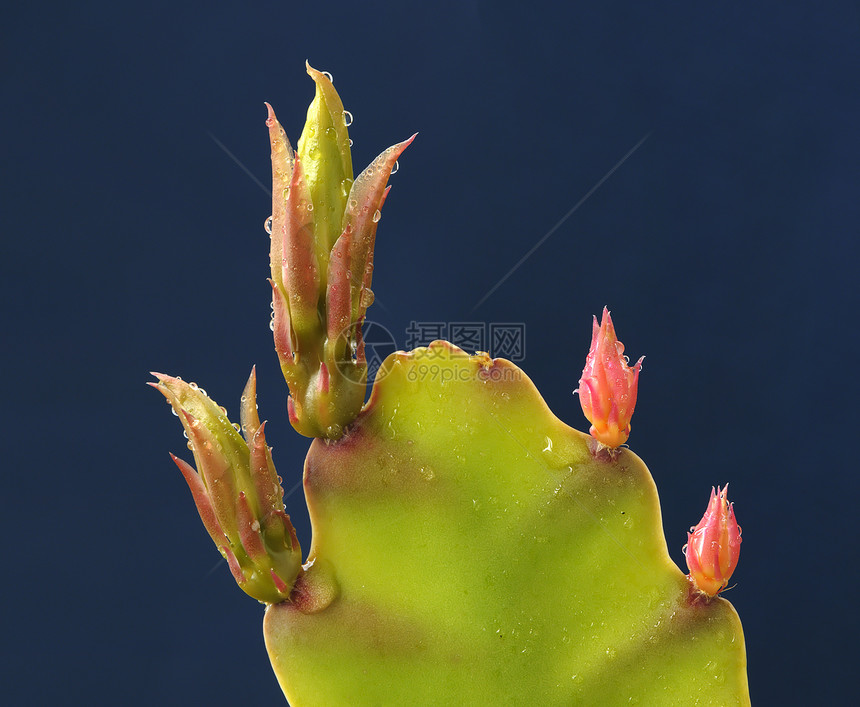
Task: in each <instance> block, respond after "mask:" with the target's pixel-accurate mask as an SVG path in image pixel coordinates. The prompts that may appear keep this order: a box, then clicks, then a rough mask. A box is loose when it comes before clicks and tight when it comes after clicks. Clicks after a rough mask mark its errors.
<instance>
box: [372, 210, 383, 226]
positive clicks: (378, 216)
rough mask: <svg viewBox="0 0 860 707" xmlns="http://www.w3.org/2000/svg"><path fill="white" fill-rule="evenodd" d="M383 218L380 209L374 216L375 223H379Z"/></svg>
mask: <svg viewBox="0 0 860 707" xmlns="http://www.w3.org/2000/svg"><path fill="white" fill-rule="evenodd" d="M381 218H382V213H381V212H380V211H379V209H377V210H376V212H375V213H374V214H373V223H379V219H381Z"/></svg>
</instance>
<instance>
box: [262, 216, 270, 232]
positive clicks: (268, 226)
mask: <svg viewBox="0 0 860 707" xmlns="http://www.w3.org/2000/svg"><path fill="white" fill-rule="evenodd" d="M263 228H265V229H266V233H268V234H269V235H270V236H271V235H272V217H271V216H269V218H267V219H266V223H264V224H263Z"/></svg>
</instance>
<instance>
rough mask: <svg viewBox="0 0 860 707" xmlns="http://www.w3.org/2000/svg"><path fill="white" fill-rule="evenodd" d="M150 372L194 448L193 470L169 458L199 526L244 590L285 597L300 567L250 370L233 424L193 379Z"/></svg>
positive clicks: (271, 598) (265, 597)
mask: <svg viewBox="0 0 860 707" xmlns="http://www.w3.org/2000/svg"><path fill="white" fill-rule="evenodd" d="M154 375H155V376H156V378H158V383H157V384H153V383H151V384H150V385H153V386H154V387H155V388H156V389H157V390H158V391H160V392H161V393H162V394H163V395H164V396H165V397H166V398H167V400H168V402H169V403H170V404H171V406H172V407H173V410H174V412H175V413H176V414H177V415H178V416H179V419H180V420H181V422H182V425H183V427H184V428H185V434H186V436H187V437H188V444H189V448H190V449H191V450H192V451H193V452H194V459H195V461H196V463H197V469H198V471H195V470H194V468H193V467H192V466H191V465H190V464H188V463H187V462H185V461H183V460H182V459H179V458H177V457H175V456H174V457H173V460H174V461H175V462H176V465H177V466H178V467H179V470H180V471H181V472H182V475H183V477H185V481H186V482H187V483H188V487H189V488H190V489H191V495H192V496H193V498H194V503H195V504H196V506H197V510H198V511H199V513H200V518H201V519H202V520H203V525H204V526H205V527H206V531H207V532H208V533H209V536H210V537H211V538H212V540H213V541H214V543H215V545H216V546H217V547H218V550H219V551H220V552H221V554H222V555H223V556H224V558H225V559H226V560H227V563H228V564H229V565H230V571H231V572H232V573H233V576H234V577H235V578H236V581H237V582H238V583H239V585H240V586H241V587H242V589H243V590H244V591H245V592H247V593H248V594H250V595H251V596H252V597H254V598H255V599H259V600H260V601H263V602H266V603H268V604H273V603H277V602H281V601H286V600H288V599H289V596H290V590H291V588H292V584H293V582H294V581H295V580H296V578H297V577H299V576H300V575H301V573H302V567H301V561H302V558H301V548H300V547H299V543H298V540H297V539H296V533H295V530H294V528H293V526H292V524H291V523H290V519H289V516H287V514H286V513H285V512H284V489H283V487H282V486H281V483H280V481H281V480H280V477H279V476H278V473H277V471H276V470H275V465H274V463H273V462H272V455H271V450H270V449H269V447H268V446H267V445H266V436H265V431H264V426H265V423H261V422H260V417H259V414H258V413H257V377H256V373H255V371H253V370H252V371H251V377H250V378H249V379H248V383H247V385H246V386H245V391H244V393H243V395H242V426H241V427H240V426H239V425H234V424H232V423H231V422H230V420H229V419H228V417H227V411H226V410H225V409H224V408H222V407H219V406H218V404H217V403H216V402H215V401H214V400H212V399H211V398H210V397H209V396H208V395H206V392H205V391H204V390H202V389H201V388H199V387H198V386H197V385H196V384H194V383H186V382H185V381H183V380H182V379H180V378H173V377H171V376H165V375H162V374H160V373H156V374H154ZM240 430H242V431H243V432H244V434H245V438H244V439H243V438H242V436H241V435H240V434H239V433H240ZM171 456H173V455H171ZM273 577H277V581H274V579H273Z"/></svg>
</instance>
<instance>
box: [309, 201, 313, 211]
mask: <svg viewBox="0 0 860 707" xmlns="http://www.w3.org/2000/svg"><path fill="white" fill-rule="evenodd" d="M313 210H314V205H313V204H312V203H311V202H308V211H313Z"/></svg>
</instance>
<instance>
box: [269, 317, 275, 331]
mask: <svg viewBox="0 0 860 707" xmlns="http://www.w3.org/2000/svg"><path fill="white" fill-rule="evenodd" d="M269 329H271V330H272V331H274V330H275V320H274V319H272V320H270V321H269Z"/></svg>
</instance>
